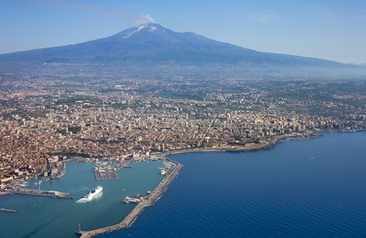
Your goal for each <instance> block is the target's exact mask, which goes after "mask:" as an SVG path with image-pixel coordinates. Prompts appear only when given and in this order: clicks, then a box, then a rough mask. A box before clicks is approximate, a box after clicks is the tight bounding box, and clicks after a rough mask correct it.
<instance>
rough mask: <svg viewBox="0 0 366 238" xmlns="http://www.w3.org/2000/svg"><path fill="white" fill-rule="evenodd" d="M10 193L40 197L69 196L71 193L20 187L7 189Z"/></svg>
mask: <svg viewBox="0 0 366 238" xmlns="http://www.w3.org/2000/svg"><path fill="white" fill-rule="evenodd" d="M6 192H7V193H8V194H17V195H28V196H39V197H49V198H67V197H66V196H67V195H69V193H65V192H59V191H47V190H34V189H26V188H24V189H18V190H6Z"/></svg>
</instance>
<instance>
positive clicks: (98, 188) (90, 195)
mask: <svg viewBox="0 0 366 238" xmlns="http://www.w3.org/2000/svg"><path fill="white" fill-rule="evenodd" d="M102 191H103V187H102V186H99V185H98V186H97V187H96V188H94V189H92V190H91V191H90V192H89V193H88V194H86V195H85V196H84V198H87V199H89V198H92V197H94V196H96V195H98V194H99V193H101V192H102Z"/></svg>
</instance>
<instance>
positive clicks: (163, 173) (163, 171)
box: [160, 169, 168, 176]
mask: <svg viewBox="0 0 366 238" xmlns="http://www.w3.org/2000/svg"><path fill="white" fill-rule="evenodd" d="M167 173H168V171H167V170H166V169H161V170H160V174H161V175H163V176H165V175H166V174H167Z"/></svg>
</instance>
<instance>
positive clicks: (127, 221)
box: [77, 159, 183, 238]
mask: <svg viewBox="0 0 366 238" xmlns="http://www.w3.org/2000/svg"><path fill="white" fill-rule="evenodd" d="M167 160H169V159H167ZM169 161H170V162H172V163H174V164H175V167H174V168H173V169H172V170H171V171H169V173H168V174H167V175H166V176H165V177H164V179H163V180H162V181H161V182H160V183H159V185H158V186H157V187H156V188H155V189H154V190H153V191H152V192H151V194H150V196H149V197H148V198H147V199H146V200H143V201H141V202H140V203H138V204H137V205H136V206H135V207H134V208H133V209H132V211H131V212H130V213H129V214H128V215H127V216H126V217H125V218H124V219H123V220H122V221H121V222H120V223H118V224H116V225H112V226H108V227H103V228H99V229H96V230H90V231H78V232H77V233H78V234H79V235H80V236H81V238H89V237H94V236H97V235H100V234H104V233H109V232H112V231H115V230H121V229H124V228H127V227H129V226H131V225H132V223H133V222H134V221H135V220H136V219H137V217H138V216H139V215H140V214H141V213H142V211H143V210H144V209H145V208H146V207H149V206H151V205H153V204H154V203H155V202H156V201H157V200H158V199H159V198H160V197H161V196H162V195H163V193H164V192H165V190H166V189H167V188H168V187H169V185H170V184H171V182H172V181H173V180H174V179H175V178H176V177H177V175H178V174H179V171H180V169H181V168H182V167H183V165H182V164H180V163H177V162H175V161H172V160H169Z"/></svg>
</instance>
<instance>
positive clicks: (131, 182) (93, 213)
mask: <svg viewBox="0 0 366 238" xmlns="http://www.w3.org/2000/svg"><path fill="white" fill-rule="evenodd" d="M130 165H131V167H132V168H131V169H127V168H126V169H122V170H120V171H119V172H118V175H119V178H120V179H119V180H108V181H96V180H95V179H94V174H93V171H92V168H93V167H94V165H93V164H87V163H81V162H68V163H67V165H66V167H67V168H66V175H65V176H64V177H62V178H61V179H59V180H51V181H48V182H43V183H42V184H41V189H45V190H57V191H64V192H69V193H70V196H73V197H75V199H73V200H71V199H52V198H43V197H33V196H20V195H9V196H0V207H1V208H7V209H14V210H17V211H18V213H5V212H1V213H0V237H1V238H20V237H22V238H23V237H24V238H29V237H32V238H44V237H55V238H68V237H70V238H76V237H78V235H76V234H75V231H77V230H78V227H79V223H80V224H81V229H82V230H90V229H96V228H100V227H104V226H109V225H114V224H116V223H119V222H120V221H121V220H122V219H123V217H124V216H126V215H127V214H128V213H129V212H130V211H131V210H132V209H133V207H134V205H133V204H123V203H121V199H123V198H124V197H125V196H135V195H136V194H139V193H142V194H143V193H145V192H146V191H147V190H153V189H154V188H155V187H156V186H157V185H158V184H159V183H160V181H161V179H162V178H163V177H162V176H161V175H160V170H159V167H163V166H164V165H163V163H162V162H161V161H151V162H140V163H132V164H130ZM97 185H102V186H103V192H102V194H100V195H98V196H97V197H95V199H92V200H90V201H85V199H80V198H82V197H83V196H84V195H85V194H87V193H88V192H89V191H90V190H91V189H92V188H94V187H95V186H97ZM32 186H33V187H34V189H37V188H38V186H34V185H32V184H30V187H32Z"/></svg>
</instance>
